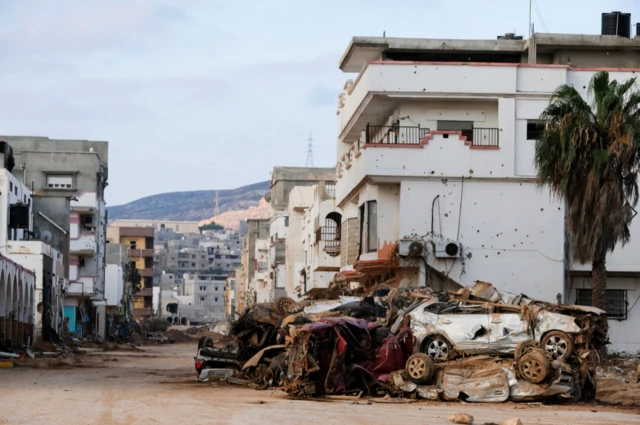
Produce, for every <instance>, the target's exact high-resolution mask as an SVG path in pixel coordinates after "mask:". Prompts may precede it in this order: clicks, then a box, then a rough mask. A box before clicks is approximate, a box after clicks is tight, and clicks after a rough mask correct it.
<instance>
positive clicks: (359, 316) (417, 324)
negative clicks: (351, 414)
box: [196, 282, 608, 402]
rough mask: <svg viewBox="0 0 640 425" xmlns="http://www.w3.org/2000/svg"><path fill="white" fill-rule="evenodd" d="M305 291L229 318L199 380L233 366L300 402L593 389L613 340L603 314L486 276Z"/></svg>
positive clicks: (502, 397)
mask: <svg viewBox="0 0 640 425" xmlns="http://www.w3.org/2000/svg"><path fill="white" fill-rule="evenodd" d="M309 295H310V298H312V299H309V300H306V301H303V302H299V303H294V302H293V301H292V300H290V299H286V300H284V301H283V300H282V299H280V300H277V301H276V302H275V303H267V304H258V305H256V306H254V307H253V308H251V309H249V310H248V311H246V312H245V313H244V314H243V315H242V316H241V317H240V318H239V320H238V321H237V322H235V323H233V324H232V326H231V328H230V331H229V334H230V336H231V337H232V338H233V342H232V343H229V341H228V340H226V341H224V344H219V343H214V341H213V340H212V339H211V338H204V337H203V339H201V341H200V344H199V347H198V348H199V353H198V357H197V363H196V369H198V373H199V374H200V378H199V379H200V380H207V379H208V376H211V375H215V374H220V373H222V372H220V371H221V370H223V369H227V368H231V369H234V372H233V373H234V375H235V376H236V378H240V379H243V380H248V381H251V382H252V386H253V387H255V388H281V389H283V390H284V391H286V392H287V393H288V394H289V395H290V396H291V397H294V398H302V397H318V396H332V395H357V396H362V395H367V396H374V397H375V396H382V397H385V396H386V397H392V398H393V397H403V398H410V399H429V400H445V401H452V400H463V401H468V402H504V401H507V400H511V401H539V400H547V399H556V400H558V399H559V400H566V401H577V400H581V399H593V398H594V397H595V395H596V383H595V366H596V363H597V361H598V357H597V354H596V350H599V349H601V348H603V347H604V346H605V345H606V344H607V343H608V341H607V330H608V325H607V319H606V315H605V314H604V312H603V311H601V310H598V309H595V308H592V307H584V306H572V305H565V304H559V303H557V304H553V303H547V302H543V301H538V300H533V299H530V298H528V297H526V296H524V295H521V294H510V293H506V292H502V291H499V290H497V289H496V288H494V287H493V285H491V284H489V283H486V282H477V283H476V285H474V286H472V287H468V288H463V289H460V290H459V291H456V292H441V293H436V292H433V291H432V290H430V289H429V288H397V287H393V286H389V285H385V284H383V285H378V286H376V287H373V288H370V289H369V290H368V291H366V293H363V294H361V295H359V296H358V295H357V294H354V293H349V292H346V291H341V292H340V291H338V290H337V289H336V288H329V289H325V290H320V289H315V290H314V292H313V293H312V294H309ZM207 371H209V372H207ZM224 373H228V372H224Z"/></svg>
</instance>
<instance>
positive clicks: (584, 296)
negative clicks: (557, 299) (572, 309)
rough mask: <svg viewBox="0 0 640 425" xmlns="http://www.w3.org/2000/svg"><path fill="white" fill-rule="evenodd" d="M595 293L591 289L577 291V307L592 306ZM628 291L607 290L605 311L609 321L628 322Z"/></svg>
mask: <svg viewBox="0 0 640 425" xmlns="http://www.w3.org/2000/svg"><path fill="white" fill-rule="evenodd" d="M592 300H593V291H592V290H591V289H590V288H588V289H587V288H579V289H576V304H577V305H588V306H590V305H592V304H591V303H592ZM627 308H628V306H627V290H626V289H607V293H606V305H605V311H606V312H607V317H608V318H609V319H616V320H627V313H628V312H627Z"/></svg>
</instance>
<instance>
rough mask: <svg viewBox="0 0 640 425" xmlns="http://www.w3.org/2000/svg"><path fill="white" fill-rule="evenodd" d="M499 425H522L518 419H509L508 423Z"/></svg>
mask: <svg viewBox="0 0 640 425" xmlns="http://www.w3.org/2000/svg"><path fill="white" fill-rule="evenodd" d="M500 425H522V421H521V420H520V418H511V419H509V420H508V421H504V422H502V423H501V424H500Z"/></svg>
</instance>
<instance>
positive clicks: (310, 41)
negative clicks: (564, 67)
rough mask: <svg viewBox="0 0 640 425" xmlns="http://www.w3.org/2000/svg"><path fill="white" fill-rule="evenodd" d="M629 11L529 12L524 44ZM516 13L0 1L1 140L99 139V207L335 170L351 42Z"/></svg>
mask: <svg viewBox="0 0 640 425" xmlns="http://www.w3.org/2000/svg"><path fill="white" fill-rule="evenodd" d="M636 3H638V1H637V0H609V1H603V0H561V1H559V0H537V5H538V9H539V11H540V14H541V15H542V19H543V20H544V24H543V22H542V20H541V19H540V18H539V17H538V15H537V13H536V9H535V8H534V14H533V18H534V22H535V28H536V31H539V32H545V29H544V25H545V24H546V27H547V28H548V30H549V32H559V33H587V34H597V33H599V31H600V14H601V13H602V12H609V11H612V10H621V11H624V12H631V13H632V22H634V23H635V22H638V21H640V6H638V5H636ZM527 20H528V0H492V1H479V0H446V1H445V0H385V1H381V0H315V1H311V0H297V1H294V0H291V1H290V0H270V1H264V0H220V1H216V0H149V1H143V0H140V1H135V0H93V1H87V0H19V1H18V0H13V1H11V0H0V21H1V22H0V75H1V78H0V134H11V135H33V136H48V137H51V138H78V139H91V140H107V141H109V143H110V145H109V150H110V152H109V157H110V158H109V183H110V186H109V188H108V190H107V202H108V204H109V205H117V204H121V203H125V202H129V201H132V200H135V199H137V198H140V197H144V196H148V195H152V194H156V193H162V192H170V191H185V190H198V189H227V188H235V187H238V186H242V185H245V184H250V183H254V182H258V181H262V180H268V179H269V176H270V174H269V173H270V169H271V168H272V167H273V166H276V165H289V166H304V165H305V159H306V149H307V147H306V144H307V138H308V136H309V132H310V131H312V132H313V138H314V147H315V149H314V160H315V165H316V166H333V165H335V144H336V136H337V119H336V115H335V112H336V105H337V95H338V93H339V92H340V90H341V88H342V86H343V84H344V82H345V80H346V79H347V78H353V76H351V75H347V74H342V73H341V72H340V71H339V70H338V68H337V64H338V60H339V58H340V57H341V55H342V53H343V52H344V50H345V48H346V47H347V44H348V43H349V40H350V39H351V37H352V36H354V35H358V36H381V35H382V32H383V31H386V33H387V36H392V37H431V38H495V36H496V35H497V34H500V33H505V32H512V31H516V32H517V33H518V34H526V33H527Z"/></svg>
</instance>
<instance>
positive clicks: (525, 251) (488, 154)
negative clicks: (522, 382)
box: [336, 34, 640, 351]
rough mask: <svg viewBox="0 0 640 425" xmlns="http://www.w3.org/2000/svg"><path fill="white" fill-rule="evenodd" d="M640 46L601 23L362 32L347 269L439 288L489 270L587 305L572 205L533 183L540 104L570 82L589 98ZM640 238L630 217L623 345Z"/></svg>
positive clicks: (346, 205) (353, 102)
mask: <svg viewBox="0 0 640 425" xmlns="http://www.w3.org/2000/svg"><path fill="white" fill-rule="evenodd" d="M639 49H640V39H637V38H636V39H626V38H622V37H616V36H595V35H561V34H535V35H534V36H532V37H531V38H530V39H529V40H521V39H517V38H513V37H511V38H510V37H502V38H501V39H497V40H441V39H407V38H380V37H354V38H353V39H352V41H351V42H350V43H349V45H348V46H347V49H346V51H345V53H344V55H343V57H342V59H341V61H340V65H339V66H340V69H341V70H343V71H344V72H347V73H357V77H356V78H355V80H352V79H350V80H348V81H347V83H346V84H345V86H344V90H343V92H342V94H341V95H340V97H339V102H338V124H339V136H338V140H337V184H336V201H337V206H338V207H339V208H340V209H341V210H342V214H343V215H342V225H341V232H342V235H343V237H342V239H341V256H342V258H341V270H342V272H343V273H344V274H345V276H352V279H353V281H354V282H356V283H357V284H360V285H373V284H376V283H382V282H387V283H393V284H397V285H406V286H422V285H428V286H432V287H434V288H435V289H447V288H455V287H457V286H459V285H469V284H472V283H473V282H474V281H476V280H484V281H489V282H492V283H493V284H495V285H496V286H497V287H500V288H502V289H504V290H506V291H512V292H516V293H519V292H524V293H526V294H527V295H528V296H530V297H534V298H538V299H542V300H547V301H555V300H556V296H557V295H558V294H559V295H560V297H561V298H562V300H563V301H564V302H566V303H577V304H589V303H590V301H589V300H590V292H589V291H590V284H589V277H590V265H588V264H585V265H583V264H578V263H574V262H571V261H567V258H570V256H569V254H568V253H567V252H565V246H566V245H567V244H566V241H565V229H564V216H565V205H564V204H563V203H561V202H557V201H556V200H555V199H554V198H553V197H551V196H550V194H549V191H548V189H547V188H544V187H543V188H541V187H539V186H538V184H537V182H536V169H535V167H534V149H535V141H536V139H537V138H538V136H539V134H540V132H541V131H542V129H543V127H542V124H541V122H540V121H539V117H540V114H541V112H542V111H543V110H544V108H545V107H546V106H547V105H548V103H549V99H550V97H551V94H552V93H553V92H554V90H556V88H557V87H558V86H560V85H562V84H569V85H572V86H574V87H575V88H576V89H577V90H578V92H579V93H580V94H581V95H583V96H585V97H588V85H589V80H590V79H591V77H592V76H593V75H594V74H595V73H596V72H598V71H601V70H607V71H609V72H610V75H611V77H612V78H613V79H617V80H618V81H620V82H622V81H625V80H627V79H629V78H633V77H635V75H636V74H637V71H638V70H639V69H640V57H638V55H637V52H638V50H639ZM356 234H357V235H358V237H357V238H355V237H354V236H355V235H356ZM639 244H640V221H638V220H634V221H633V223H632V238H631V243H630V244H628V245H627V246H625V247H624V248H622V247H619V248H617V249H616V251H615V252H614V253H613V254H611V255H610V256H609V257H608V261H607V269H608V273H609V278H608V288H609V290H608V291H609V292H608V294H607V297H608V298H609V302H608V304H609V307H608V314H609V317H610V319H612V320H611V341H612V343H613V348H614V349H616V350H627V351H636V350H637V349H638V348H640V345H639V343H638V341H640V333H639V332H640V331H638V330H637V329H635V328H634V327H633V325H632V323H633V322H634V320H637V319H638V318H640V308H635V309H634V310H628V308H629V307H630V306H631V305H632V302H630V301H633V300H635V299H636V298H638V296H639V295H638V294H640V264H639V263H638V262H637V261H635V260H634V259H635V254H634V253H635V252H636V251H637V250H638V246H639ZM396 262H397V267H393V268H390V265H392V264H394V265H395V263H396ZM363 275H364V276H365V277H364V278H363V277H362V276H363Z"/></svg>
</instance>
